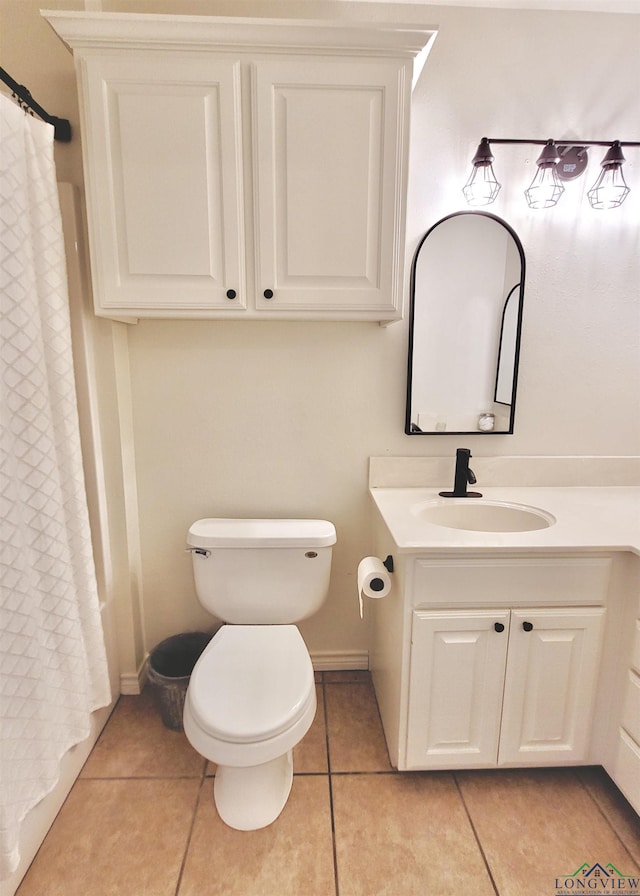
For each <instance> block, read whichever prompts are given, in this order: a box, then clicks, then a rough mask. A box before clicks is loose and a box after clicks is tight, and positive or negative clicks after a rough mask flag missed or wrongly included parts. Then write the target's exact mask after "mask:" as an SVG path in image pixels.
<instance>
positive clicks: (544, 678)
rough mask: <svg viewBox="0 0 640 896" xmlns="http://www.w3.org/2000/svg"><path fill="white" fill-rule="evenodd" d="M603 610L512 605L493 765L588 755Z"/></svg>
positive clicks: (560, 761) (563, 761)
mask: <svg viewBox="0 0 640 896" xmlns="http://www.w3.org/2000/svg"><path fill="white" fill-rule="evenodd" d="M604 612H605V611H604V609H602V608H600V607H593V608H588V609H584V608H575V609H572V608H566V609H557V610H556V609H544V610H543V609H538V610H512V611H511V631H510V635H509V656H508V660H507V669H506V676H505V691H504V709H503V714H502V731H501V735H500V752H499V757H498V763H499V764H500V765H541V764H550V765H553V764H557V765H563V764H566V763H569V762H572V761H573V762H579V761H581V760H584V759H585V758H586V757H587V753H588V746H589V735H590V730H591V722H592V715H593V705H594V698H595V689H596V683H597V675H598V668H599V663H600V655H601V641H602V633H603V623H604Z"/></svg>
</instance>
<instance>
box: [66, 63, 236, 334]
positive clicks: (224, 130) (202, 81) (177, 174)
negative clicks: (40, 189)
mask: <svg viewBox="0 0 640 896" xmlns="http://www.w3.org/2000/svg"><path fill="white" fill-rule="evenodd" d="M79 73H80V78H81V83H82V86H83V91H82V96H83V118H84V121H83V125H84V130H83V144H84V158H85V173H86V183H87V208H88V223H89V237H90V247H91V267H92V277H93V291H94V301H95V305H96V313H97V314H99V315H105V316H109V317H115V316H118V315H120V316H127V315H135V316H140V317H142V316H152V317H189V316H191V317H194V316H201V314H199V312H202V311H203V310H208V311H210V310H211V309H217V310H218V312H224V313H229V312H232V311H238V310H240V309H243V308H244V307H245V305H246V302H247V296H246V288H245V282H244V281H245V268H244V257H245V247H244V231H243V226H244V224H243V220H244V219H243V165H242V132H241V126H242V125H241V115H240V62H239V60H238V59H234V58H232V57H227V58H222V59H214V58H210V57H203V56H196V57H195V58H194V57H191V56H190V55H189V54H184V53H177V52H162V53H145V52H142V51H141V52H139V53H136V54H130V53H118V52H112V53H108V52H100V53H93V54H91V53H90V54H88V55H87V56H86V57H84V58H82V59H81V60H80V61H79Z"/></svg>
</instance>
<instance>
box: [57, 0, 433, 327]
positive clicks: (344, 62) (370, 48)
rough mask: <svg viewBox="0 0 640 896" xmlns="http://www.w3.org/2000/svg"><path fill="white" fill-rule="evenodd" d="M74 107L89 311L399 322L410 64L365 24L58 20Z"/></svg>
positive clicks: (385, 33)
mask: <svg viewBox="0 0 640 896" xmlns="http://www.w3.org/2000/svg"><path fill="white" fill-rule="evenodd" d="M46 17H47V19H48V21H49V22H50V24H51V25H52V27H53V28H54V30H56V32H57V33H58V34H59V35H60V36H61V37H62V38H63V40H64V41H65V42H66V43H67V44H68V45H69V46H70V47H71V48H72V49H73V51H74V55H75V59H76V66H77V71H78V79H79V90H80V97H81V106H82V122H83V134H82V139H83V153H84V164H85V179H86V189H87V208H88V219H89V232H90V248H91V259H92V261H91V263H92V276H93V288H94V301H95V308H96V313H97V314H99V315H102V316H107V317H125V318H127V317H128V318H138V317H183V318H188V317H191V318H206V317H253V318H262V319H269V318H272V319H273V318H310V319H349V320H358V319H362V320H384V321H389V320H393V319H396V318H398V317H399V316H401V313H402V290H403V279H404V275H403V271H404V229H405V199H406V177H407V155H408V128H409V103H410V91H411V75H412V67H413V58H414V57H415V56H416V54H417V53H418V52H419V51H420V50H421V49H422V48H423V47H424V46H425V45H426V44H428V42H429V40H430V39H431V37H432V34H433V32H431V31H426V30H425V29H422V28H416V29H411V28H406V27H404V26H403V28H396V27H392V26H383V25H380V24H375V23H369V24H368V25H366V26H365V25H357V26H356V25H354V24H353V23H351V24H350V25H349V24H345V23H342V25H341V26H340V27H338V26H337V25H331V24H327V23H326V22H324V23H322V22H317V21H312V20H310V21H305V20H301V21H300V22H292V21H290V20H283V21H282V22H278V23H275V24H274V22H273V20H262V21H261V20H257V19H251V20H245V19H233V20H232V19H218V18H213V17H201V16H154V15H131V14H122V15H120V14H111V15H106V16H105V15H101V14H91V13H84V14H83V13H69V12H60V13H56V12H52V13H47V14H46Z"/></svg>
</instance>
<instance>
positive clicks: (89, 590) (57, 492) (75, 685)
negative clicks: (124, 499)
mask: <svg viewBox="0 0 640 896" xmlns="http://www.w3.org/2000/svg"><path fill="white" fill-rule="evenodd" d="M0 302H1V313H0V381H1V384H2V385H1V393H0V414H1V417H0V526H1V536H0V551H1V554H0V572H1V582H0V588H1V591H0V878H3V877H7V876H8V875H9V874H10V873H11V872H12V871H13V870H14V869H15V867H16V866H17V863H18V859H19V854H18V842H19V836H20V825H21V822H22V819H23V818H24V817H25V815H26V814H27V812H28V811H29V810H30V809H31V808H32V807H33V806H35V805H36V803H38V802H39V801H40V800H41V799H42V798H43V797H44V796H45V795H46V794H47V793H48V792H49V791H50V790H51V789H52V788H53V787H54V785H55V783H56V781H57V780H58V774H59V764H60V760H61V757H62V756H63V755H64V753H65V752H66V751H67V750H68V749H69V748H70V747H72V746H73V745H74V744H77V743H79V742H80V741H82V740H84V739H85V738H86V737H87V736H88V734H89V729H90V714H91V712H92V711H93V710H94V709H97V708H98V707H100V706H104V705H106V704H107V703H109V702H110V691H109V679H108V670H107V661H106V654H105V648H104V638H103V633H102V625H101V618H100V608H99V602H98V594H97V588H96V579H95V570H94V564H93V555H92V550H91V540H90V532H89V520H88V514H87V505H86V495H85V488H84V478H83V472H82V459H81V454H80V437H79V430H78V417H77V406H76V394H75V385H74V378H73V362H72V355H71V338H70V327H69V311H68V297H67V281H66V268H65V256H64V244H63V236H62V225H61V219H60V207H59V201H58V193H57V186H56V177H55V167H54V161H53V128H52V127H51V126H50V125H47V124H44V123H43V122H41V121H39V120H36V119H34V118H32V117H31V116H28V115H25V114H24V112H23V111H22V110H21V109H19V108H18V107H17V106H16V105H15V104H14V103H13V102H12V101H11V100H10V99H9V98H8V97H6V96H2V95H0Z"/></svg>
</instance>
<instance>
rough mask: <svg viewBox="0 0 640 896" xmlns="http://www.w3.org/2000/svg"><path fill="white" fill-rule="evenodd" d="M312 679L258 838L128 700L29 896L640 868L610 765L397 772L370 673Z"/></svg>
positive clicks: (310, 895) (265, 891) (475, 889)
mask: <svg viewBox="0 0 640 896" xmlns="http://www.w3.org/2000/svg"><path fill="white" fill-rule="evenodd" d="M316 677H317V680H318V684H317V688H318V707H319V708H318V714H317V716H316V721H315V722H314V725H313V727H312V728H311V730H310V731H309V733H308V735H307V736H306V738H305V739H304V741H303V742H302V743H301V744H300V745H299V746H298V747H297V748H296V750H295V756H294V766H295V773H296V774H295V779H294V784H293V789H292V791H291V796H290V798H289V802H288V803H287V805H286V807H285V809H284V811H283V813H282V814H281V816H280V817H279V818H278V819H277V821H276V822H275V823H274V824H272V825H270V826H269V827H268V828H265V829H263V830H261V831H253V832H250V833H240V832H238V831H233V830H231V829H230V828H228V827H226V826H225V825H224V824H223V823H222V822H221V821H220V819H219V818H218V816H217V814H216V811H215V808H214V805H213V793H212V791H213V774H214V771H215V769H214V768H213V767H212V766H210V765H209V764H207V763H206V762H205V760H204V759H202V758H201V757H200V756H198V754H197V753H195V752H194V751H193V750H192V748H191V747H190V745H189V743H188V742H187V741H186V739H185V737H184V735H183V734H181V733H177V732H173V731H169V730H167V729H165V728H164V727H163V726H162V724H161V722H160V720H159V717H158V714H157V712H156V710H155V707H154V706H153V702H152V699H151V695H150V694H149V693H146V692H145V693H144V694H143V695H142V696H141V697H122V698H121V699H120V701H119V703H118V705H117V707H116V710H115V712H114V713H113V715H112V717H111V719H110V721H109V723H108V725H107V727H106V728H105V730H104V732H103V734H102V736H101V738H100V740H99V741H98V743H97V744H96V747H95V749H94V750H93V753H92V754H91V756H90V757H89V760H88V761H87V763H86V765H85V767H84V769H83V772H82V774H81V776H80V778H79V779H78V781H77V782H76V784H75V786H74V788H73V790H72V792H71V793H70V795H69V797H68V799H67V801H66V803H65V805H64V806H63V808H62V810H61V812H60V814H59V816H58V818H57V819H56V821H55V823H54V825H53V827H52V829H51V831H50V833H49V835H48V837H47V839H46V840H45V842H44V844H43V845H42V847H41V849H40V851H39V853H38V855H37V857H36V859H35V861H34V862H33V864H32V866H31V868H30V870H29V872H28V873H27V876H26V877H25V879H24V881H23V883H22V885H21V887H20V889H19V891H18V896H222V894H225V896H226V894H237V896H382V894H385V896H405V894H416V896H470V894H473V896H485V894H486V896H491V894H493V896H495V894H498V896H547V894H548V896H554V894H555V893H556V889H555V879H556V877H558V876H560V875H566V874H570V873H572V872H573V871H575V870H576V869H577V868H579V867H580V866H581V865H582V864H583V863H584V862H588V863H589V864H590V865H592V864H593V863H595V862H600V863H601V864H602V865H607V864H608V863H610V862H611V863H613V864H614V865H615V866H616V868H618V869H619V870H620V871H621V872H622V873H623V874H629V875H630V874H638V873H639V872H640V819H639V818H638V816H637V815H635V813H634V812H633V811H632V810H631V809H630V807H629V805H628V804H627V803H626V802H625V800H624V799H623V798H622V797H621V795H620V794H619V792H618V791H617V789H616V788H615V787H614V786H613V784H612V783H611V781H610V780H609V778H608V777H607V776H606V775H605V773H604V772H603V771H602V770H601V769H597V768H588V769H537V770H524V771H513V770H510V771H509V770H500V771H480V772H456V773H455V774H454V773H451V772H435V773H434V772H420V773H410V774H409V773H406V772H405V773H400V774H398V773H396V772H394V771H393V769H392V768H391V766H390V764H389V759H388V756H387V752H386V748H385V744H384V738H383V734H382V728H381V725H380V720H379V716H378V710H377V706H376V702H375V695H374V692H373V688H372V686H371V682H370V679H369V676H368V674H367V673H362V672H360V673H359V672H355V673H331V672H325V673H322V674H317V676H316Z"/></svg>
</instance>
